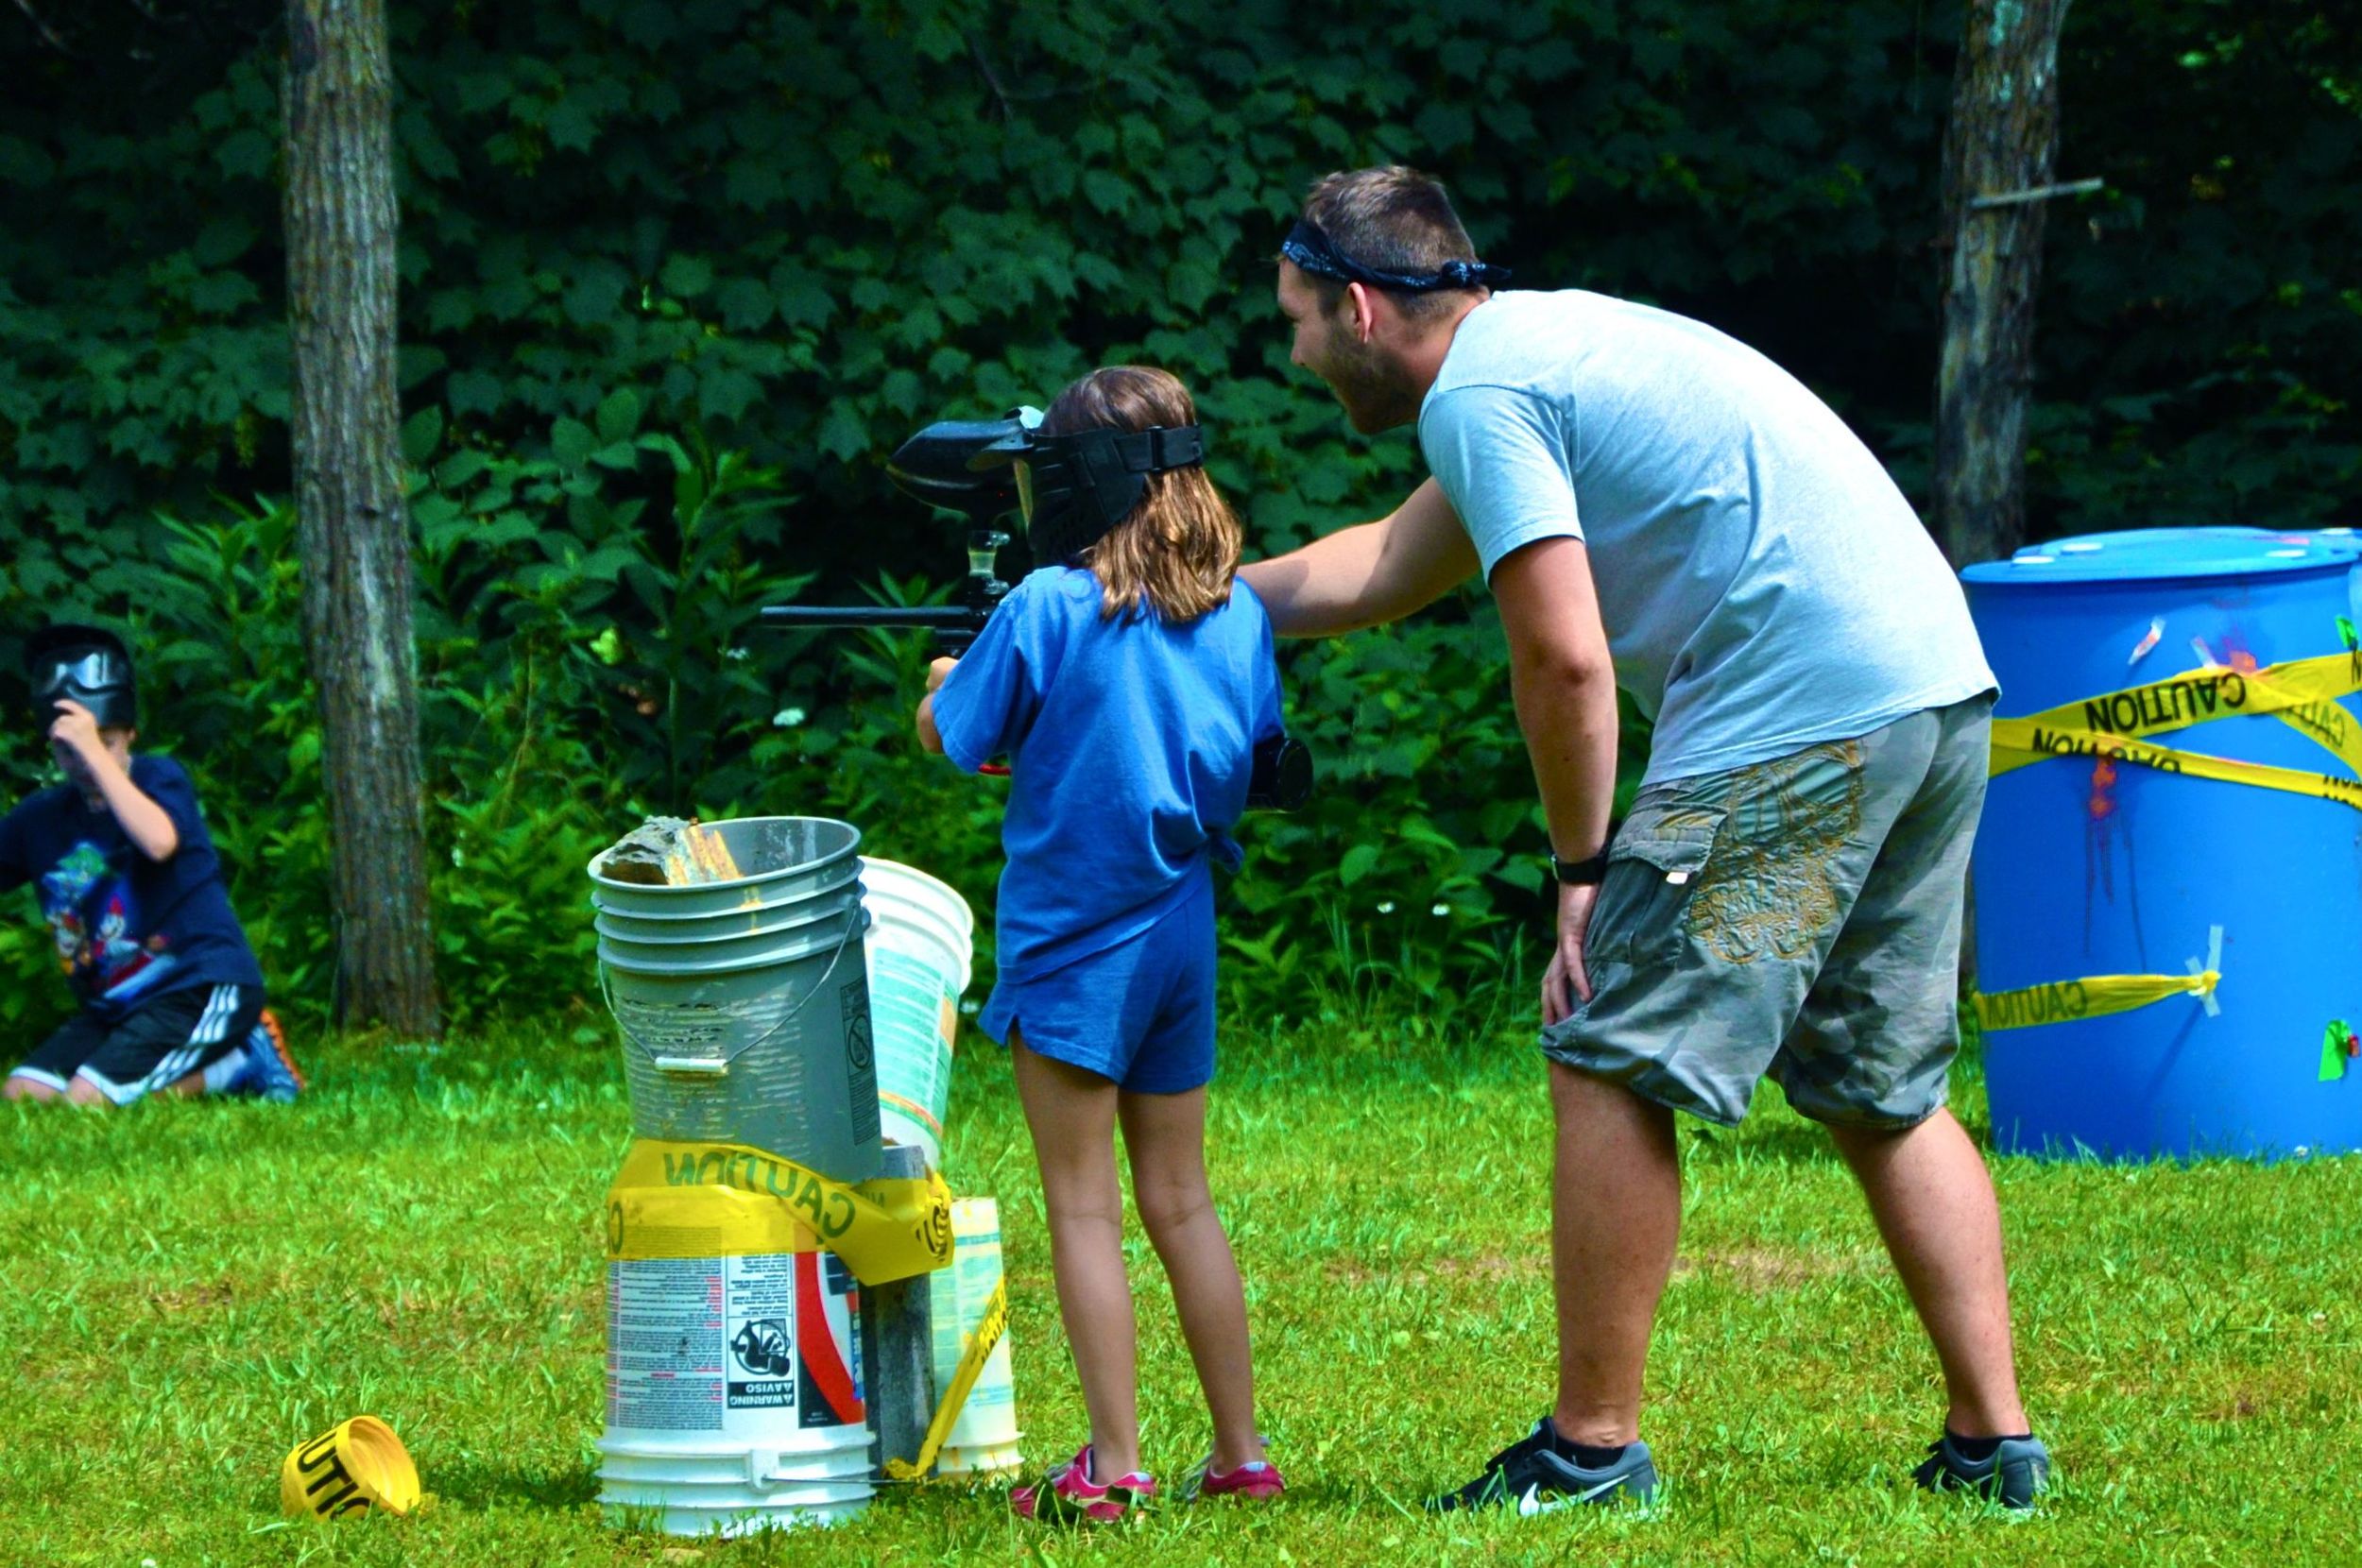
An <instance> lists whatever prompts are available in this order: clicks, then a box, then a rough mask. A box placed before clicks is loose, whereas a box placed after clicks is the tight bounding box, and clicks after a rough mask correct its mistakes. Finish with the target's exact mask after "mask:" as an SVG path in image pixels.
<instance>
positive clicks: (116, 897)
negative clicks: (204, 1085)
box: [0, 756, 263, 1018]
mask: <svg viewBox="0 0 2362 1568" xmlns="http://www.w3.org/2000/svg"><path fill="white" fill-rule="evenodd" d="M130 772H131V782H132V783H134V784H136V785H138V786H139V788H140V793H142V794H145V796H147V798H148V799H150V800H152V801H154V802H155V803H156V804H157V805H158V806H160V807H162V808H163V813H164V815H166V816H168V817H170V818H171V819H172V827H173V830H174V831H175V832H176V833H178V834H179V835H180V847H179V848H177V849H175V850H174V851H173V852H172V858H171V859H169V860H166V861H151V860H149V859H148V858H147V857H146V856H145V854H143V853H141V851H140V850H139V848H138V846H137V845H135V844H132V843H131V841H130V839H129V838H128V837H127V836H126V835H125V833H124V831H123V826H122V824H120V823H118V822H116V821H115V816H114V813H113V812H112V811H111V810H108V809H107V808H106V807H105V806H103V805H102V806H100V807H99V808H98V809H97V810H92V809H91V808H90V806H89V805H87V804H86V803H85V802H84V801H83V799H82V792H81V791H80V790H78V789H77V788H76V787H74V786H73V785H71V784H59V785H53V786H51V787H50V788H48V789H46V790H41V791H37V792H36V793H33V794H30V795H27V796H26V798H25V799H24V800H23V801H22V802H21V803H20V804H19V805H18V806H17V808H16V810H13V811H10V812H9V814H8V815H7V816H6V817H0V891H6V890H7V889H9V888H12V887H15V886H17V885H18V884H19V883H21V882H30V883H32V884H33V889H34V892H35V893H36V895H38V896H39V897H40V900H41V911H42V913H43V915H45V916H47V918H48V921H49V929H50V930H51V931H53V932H55V933H56V935H57V939H58V958H59V962H60V963H62V964H63V965H64V966H65V972H66V978H67V980H70V981H71V982H72V984H73V986H74V994H75V996H76V997H77V998H78V999H79V1000H80V1002H81V1004H82V1006H83V1008H84V1009H85V1010H87V1011H88V1012H90V1013H93V1014H97V1015H98V1016H100V1017H102V1018H120V1017H123V1016H125V1015H126V1014H129V1013H130V1012H131V1011H132V1010H133V1009H135V1008H137V1007H139V1006H140V1005H141V1004H142V1003H144V1002H146V1001H148V1000H149V999H151V998H153V997H161V996H163V995H164V994H165V993H166V992H170V991H185V990H187V989H189V988H190V987H191V986H197V985H252V986H258V987H259V986H260V985H261V984H262V983H263V971H262V967H261V966H260V965H259V964H257V963H255V962H254V950H253V949H252V948H251V947H249V946H247V941H246V931H245V929H244V928H242V927H241V926H239V924H238V917H237V915H236V914H235V913H234V912H231V908H230V891H229V889H227V888H226V887H224V886H223V885H222V880H221V860H220V857H218V856H217V855H215V854H214V840H213V835H212V834H210V833H208V832H206V831H205V817H204V814H203V813H202V812H201V811H199V810H197V790H196V787H195V786H194V785H192V784H191V783H190V782H189V775H188V774H187V773H186V772H185V771H183V770H182V768H181V766H180V763H178V762H175V761H174V760H173V759H172V758H169V757H154V756H138V757H134V758H131V770H130Z"/></svg>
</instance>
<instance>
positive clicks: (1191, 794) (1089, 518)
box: [917, 367, 1284, 1520]
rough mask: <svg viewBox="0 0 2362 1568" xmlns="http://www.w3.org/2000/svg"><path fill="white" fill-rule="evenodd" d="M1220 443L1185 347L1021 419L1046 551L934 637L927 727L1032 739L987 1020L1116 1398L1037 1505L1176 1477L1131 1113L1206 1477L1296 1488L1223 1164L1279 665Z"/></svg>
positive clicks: (1067, 1291)
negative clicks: (1145, 1454)
mask: <svg viewBox="0 0 2362 1568" xmlns="http://www.w3.org/2000/svg"><path fill="white" fill-rule="evenodd" d="M1203 452H1204V444H1203V439H1202V436H1201V435H1200V432H1199V429H1198V425H1197V411H1196V408H1195V406H1194V404H1193V403H1192V402H1191V401H1190V395H1189V393H1188V391H1187V390H1186V389H1185V388H1184V387H1183V386H1182V384H1181V383H1180V382H1178V381H1176V380H1175V379H1174V378H1173V377H1172V376H1170V375H1168V374H1166V373H1165V372H1163V371H1161V370H1153V369H1145V368H1135V367H1116V368H1108V369H1103V370H1098V371H1095V372H1093V373H1092V374H1090V375H1088V376H1086V377H1084V378H1083V379H1082V380H1080V381H1078V382H1076V383H1074V384H1073V385H1071V386H1070V387H1068V388H1067V389H1066V390H1065V391H1064V392H1062V393H1060V394H1059V395H1058V398H1057V400H1056V401H1054V402H1053V403H1052V404H1051V406H1050V410H1049V412H1048V414H1047V415H1046V416H1043V417H1041V418H1039V420H1038V422H1037V423H1033V424H1029V423H1027V422H1026V421H1025V420H1024V419H1022V418H1020V419H1019V420H1018V421H1015V422H1013V424H1012V426H1011V430H1010V434H1009V435H1007V436H1006V437H1005V438H1003V439H1001V440H999V441H997V442H995V443H994V444H993V445H992V446H991V447H990V448H988V449H987V451H986V453H985V455H984V457H981V458H979V459H978V461H979V462H986V461H1007V462H1013V463H1015V464H1016V465H1017V481H1018V495H1019V497H1020V500H1021V503H1022V509H1023V511H1024V514H1025V520H1026V535H1027V538H1028V539H1029V541H1030V542H1031V543H1032V545H1033V549H1034V556H1035V560H1036V562H1037V563H1038V564H1039V567H1040V570H1038V571H1035V572H1034V573H1033V574H1032V575H1031V576H1029V577H1027V578H1026V579H1025V580H1024V581H1023V582H1022V583H1020V584H1018V586H1017V588H1014V589H1012V590H1011V591H1010V593H1009V595H1008V597H1007V598H1006V599H1004V600H1003V601H1001V605H999V606H998V608H996V609H995V610H994V611H993V613H992V616H991V618H990V620H989V621H988V622H986V623H985V626H984V631H983V633H982V635H980V636H979V637H978V638H977V639H976V642H975V644H974V646H973V647H972V648H970V649H969V650H968V652H967V655H966V656H964V657H962V658H960V659H958V660H952V659H938V660H936V661H935V666H934V669H933V671H932V672H931V673H930V676H929V688H930V690H929V693H928V696H927V698H926V700H925V701H924V702H922V703H921V704H920V705H919V708H918V720H917V724H918V734H919V739H920V741H921V742H922V743H923V744H924V745H925V746H926V747H927V748H928V749H929V750H931V751H939V752H942V753H943V754H944V755H946V756H948V757H950V758H951V760H952V761H954V762H956V763H957V764H959V766H960V767H962V768H964V769H967V770H968V771H970V772H973V771H976V770H978V769H980V768H982V767H983V766H984V765H985V764H986V763H987V762H988V761H989V760H990V759H991V758H995V757H999V756H1006V757H1007V758H1008V759H1009V770H1010V774H1011V778H1010V789H1009V802H1008V807H1007V811H1006V814H1005V816H1004V818H1003V820H1002V825H1001V845H1002V847H1003V849H1004V850H1005V852H1006V854H1007V857H1008V861H1007V865H1006V867H1005V868H1004V869H1003V871H1002V873H1001V892H1000V902H999V942H998V955H999V968H1000V973H999V979H998V983H997V984H996V985H995V986H994V989H993V993H992V998H991V1001H990V1002H989V1004H988V1005H987V1006H986V1007H985V1009H984V1016H983V1018H982V1020H981V1021H982V1023H983V1026H984V1031H985V1032H986V1033H987V1034H989V1035H991V1036H992V1037H993V1038H994V1039H995V1040H998V1041H1001V1043H1003V1044H1005V1045H1006V1046H1007V1047H1008V1048H1009V1052H1010V1055H1011V1058H1012V1062H1013V1066H1014V1070H1015V1073H1016V1077H1017V1086H1018V1098H1019V1099H1020V1100H1021V1101H1022V1102H1023V1105H1024V1110H1025V1120H1026V1125H1027V1127H1028V1128H1029V1129H1030V1130H1031V1132H1032V1133H1033V1139H1034V1151H1035V1155H1036V1160H1037V1161H1038V1163H1039V1165H1040V1167H1041V1182H1042V1193H1043V1198H1044V1201H1045V1203H1046V1206H1047V1209H1048V1213H1049V1220H1050V1241H1051V1257H1052V1262H1053V1268H1054V1270H1055V1272H1056V1275H1057V1284H1058V1306H1059V1312H1060V1315H1061V1317H1062V1318H1063V1320H1064V1323H1065V1327H1066V1334H1067V1339H1068V1343H1069V1345H1070V1348H1071V1350H1072V1352H1073V1355H1074V1366H1075V1372H1076V1373H1077V1375H1078V1376H1079V1377H1080V1378H1081V1380H1082V1385H1083V1403H1084V1406H1085V1407H1086V1409H1087V1411H1088V1413H1089V1417H1090V1440H1089V1441H1088V1442H1087V1443H1086V1444H1085V1445H1084V1446H1083V1448H1082V1450H1081V1451H1080V1452H1079V1453H1077V1454H1076V1455H1075V1456H1074V1457H1073V1458H1072V1459H1071V1460H1070V1461H1068V1462H1067V1463H1066V1464H1063V1465H1060V1466H1058V1467H1057V1468H1056V1469H1054V1470H1053V1471H1052V1472H1051V1473H1050V1474H1049V1475H1048V1476H1046V1477H1045V1478H1044V1479H1043V1480H1042V1481H1041V1482H1040V1483H1039V1484H1038V1485H1035V1486H1030V1487H1021V1488H1019V1489H1018V1490H1017V1491H1015V1492H1014V1493H1012V1502H1013V1504H1014V1506H1015V1507H1016V1508H1017V1511H1018V1513H1020V1514H1023V1515H1025V1516H1026V1517H1028V1518H1034V1519H1045V1520H1048V1519H1066V1520H1074V1519H1091V1520H1113V1519H1119V1518H1121V1517H1122V1516H1123V1515H1124V1513H1125V1512H1126V1511H1127V1510H1128V1509H1129V1508H1133V1507H1136V1506H1138V1505H1139V1504H1142V1503H1145V1502H1147V1501H1148V1500H1149V1499H1150V1498H1151V1497H1152V1496H1153V1495H1154V1494H1155V1480H1154V1479H1152V1478H1151V1477H1150V1475H1149V1474H1147V1473H1146V1472H1145V1471H1144V1470H1143V1469H1142V1468H1141V1465H1140V1457H1139V1425H1138V1405H1137V1389H1136V1386H1135V1381H1134V1348H1135V1330H1134V1324H1133V1316H1132V1295H1131V1288H1130V1286H1129V1284H1128V1282H1127V1281H1126V1279H1125V1277H1124V1269H1123V1251H1122V1227H1123V1194H1122V1189H1121V1185H1119V1182H1118V1179H1117V1173H1116V1164H1115V1129H1116V1127H1117V1125H1118V1124H1119V1123H1121V1126H1122V1128H1123V1142H1124V1148H1125V1149H1126V1150H1127V1151H1128V1152H1129V1155H1130V1158H1131V1166H1132V1185H1133V1194H1134V1198H1135V1201H1136V1202H1137V1203H1138V1207H1139V1212H1140V1221H1141V1224H1142V1225H1143V1226H1144V1227H1145V1228H1146V1230H1147V1232H1148V1237H1149V1240H1150V1242H1151V1243H1152V1244H1153V1245H1154V1246H1155V1250H1156V1255H1157V1258H1158V1260H1159V1261H1160V1262H1161V1263H1162V1264H1163V1265H1164V1270H1165V1274H1166V1277H1167V1279H1168V1280H1169V1281H1170V1282H1171V1284H1172V1294H1173V1304H1174V1306H1175V1307H1176V1309H1177V1311H1178V1315H1179V1317H1180V1320H1181V1329H1182V1334H1183V1336H1184V1337H1185V1338H1187V1340H1188V1342H1189V1347H1190V1358H1191V1360H1192V1361H1193V1362H1194V1363H1195V1365H1196V1369H1197V1375H1198V1382H1199V1385H1200V1386H1201V1387H1202V1388H1203V1389H1204V1390H1205V1394H1206V1403H1207V1409H1208V1411H1209V1413H1210V1415H1211V1416H1212V1421H1213V1448H1212V1452H1211V1454H1210V1455H1209V1456H1208V1457H1207V1460H1206V1463H1205V1465H1204V1466H1203V1467H1202V1469H1201V1471H1200V1472H1199V1474H1198V1476H1197V1477H1196V1480H1195V1490H1196V1491H1199V1492H1201V1493H1205V1494H1215V1495H1233V1496H1243V1497H1250V1498H1258V1499H1260V1498H1268V1497H1271V1496H1274V1495H1275V1494H1276V1493H1277V1492H1279V1491H1280V1490H1281V1489H1282V1486H1283V1484H1284V1483H1283V1482H1282V1480H1281V1478H1280V1474H1279V1472H1278V1470H1277V1468H1276V1467H1275V1466H1274V1465H1273V1464H1272V1463H1271V1462H1270V1460H1269V1459H1268V1458H1267V1457H1265V1454H1264V1450H1263V1441H1262V1439H1261V1438H1260V1437H1259V1436H1258V1433H1257V1431H1256V1423H1255V1408H1254V1378H1253V1372H1252V1369H1251V1367H1250V1364H1249V1360H1248V1351H1247V1322H1246V1301H1245V1296H1244V1293H1243V1291H1242V1290H1241V1286H1240V1281H1239V1270H1238V1265H1237V1263H1236V1261H1235V1260H1234V1258H1233V1257H1232V1254H1231V1251H1230V1241H1229V1237H1228V1236H1226V1235H1225V1234H1224V1230H1223V1227H1222V1221H1221V1219H1219V1218H1218V1217H1217V1215H1216V1214H1215V1212H1214V1204H1213V1199H1212V1197H1211V1195H1210V1193H1209V1191H1208V1188H1207V1175H1206V1090H1207V1083H1208V1082H1210V1081H1211V1080H1212V1078H1213V1073H1214V900H1213V869H1212V862H1214V861H1222V862H1224V865H1225V867H1226V868H1227V869H1230V870H1234V871H1235V870H1236V869H1237V868H1238V863H1239V858H1240V851H1239V848H1238V845H1237V844H1235V843H1234V842H1233V841H1232V840H1231V838H1230V836H1229V831H1228V830H1229V828H1230V827H1231V825H1232V824H1234V823H1235V822H1237V821H1238V819H1239V816H1240V814H1241V812H1242V811H1243V810H1245V808H1246V805H1247V792H1248V780H1249V773H1250V769H1251V766H1252V755H1253V752H1254V749H1255V747H1256V745H1257V743H1258V741H1266V740H1269V739H1272V738H1275V737H1276V736H1278V735H1279V734H1280V731H1281V724H1280V708H1279V677H1278V671H1277V667H1276V666H1275V663H1274V661H1273V657H1272V631H1271V622H1270V621H1269V620H1268V618H1267V617H1266V616H1265V614H1264V612H1263V606H1262V604H1261V602H1260V601H1259V600H1258V599H1257V598H1256V596H1255V592H1254V590H1253V589H1252V588H1248V587H1247V586H1246V585H1245V584H1244V583H1242V582H1239V581H1237V580H1236V575H1235V574H1236V572H1237V570H1238V564H1239V552H1240V545H1241V529H1240V526H1239V520H1238V518H1237V516H1236V515H1235V514H1234V513H1233V512H1232V511H1231V509H1230V507H1229V506H1228V504H1227V503H1224V500H1223V498H1222V496H1221V494H1220V493H1219V492H1218V491H1217V490H1216V489H1215V488H1214V485H1213V482H1212V481H1211V480H1210V479H1208V478H1207V475H1206V471H1205V469H1204V468H1203V467H1202V465H1201V462H1200V459H1201V457H1202V455H1203Z"/></svg>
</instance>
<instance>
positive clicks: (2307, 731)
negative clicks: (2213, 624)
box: [1992, 651, 2362, 810]
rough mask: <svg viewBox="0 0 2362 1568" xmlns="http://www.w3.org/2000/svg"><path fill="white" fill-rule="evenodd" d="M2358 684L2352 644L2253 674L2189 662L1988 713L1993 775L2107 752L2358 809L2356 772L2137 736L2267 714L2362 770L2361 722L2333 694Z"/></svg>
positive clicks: (2360, 657)
mask: <svg viewBox="0 0 2362 1568" xmlns="http://www.w3.org/2000/svg"><path fill="white" fill-rule="evenodd" d="M2357 691H2362V653H2356V652H2352V651H2349V652H2346V653H2342V654H2324V655H2322V656H2319V657H2317V658H2302V659H2292V660H2289V661H2288V662H2286V663H2284V664H2271V665H2267V666H2265V667H2264V668H2262V669H2260V670H2255V671H2251V672H2246V671H2239V670H2224V669H2205V670H2192V671H2189V672H2187V673H2183V674H2179V675H2175V676H2172V677H2171V678H2169V679H2166V680H2161V681H2153V682H2151V683H2149V684H2148V685H2147V686H2134V687H2128V688H2126V689H2125V690H2121V691H2110V692H2107V693H2105V694H2103V695H2101V696H2097V697H2092V698H2089V699H2087V700H2085V701H2083V702H2080V703H2064V704H2062V705H2061V706H2059V707H2053V708H2048V709H2045V711H2043V712H2040V713H2029V714H2027V715H2025V716H2024V717H2022V718H2015V719H1995V720H1994V721H1993V764H1992V767H1993V773H1994V775H1996V776H1998V775H2001V774H2005V773H2010V772H2011V771H2013V770H2015V769H2018V768H2022V767H2025V766H2027V765H2028V764H2029V763H2033V762H2039V761H2042V760H2043V759H2045V758H2052V757H2092V758H2099V757H2105V758H2113V759H2114V760H2116V761H2120V762H2130V763H2132V764H2133V765H2135V766H2137V767H2144V768H2153V769H2155V770H2157V771H2158V772H2160V773H2177V774H2182V775H2187V776H2190V777H2194V778H2214V779H2220V780H2222V781H2224V782H2226V783H2231V784H2248V785H2252V786H2254V787H2255V788H2258V789H2265V790H2281V791H2285V792H2286V793H2290V794H2302V795H2313V796H2316V797H2318V798H2319V799H2322V800H2334V801H2336V802H2338V803H2339V804H2341V805H2346V806H2352V807H2353V808H2355V809H2356V810H2362V779H2356V778H2341V777H2338V776H2337V775H2335V774H2313V773H2305V772H2303V771H2302V770H2300V769H2297V768H2283V767H2275V766H2272V765H2270V764H2268V763H2263V762H2243V761H2239V760H2237V759H2236V758H2228V757H2211V756H2208V755H2206V754H2204V753H2202V752H2194V751H2182V750H2180V749H2178V748H2176V747H2172V746H2160V745H2154V744H2150V743H2148V742H2147V741H2144V739H2143V737H2145V736H2149V735H2153V734H2156V733H2157V732H2158V731H2160V730H2169V729H2185V728H2188V727H2189V726H2191V725H2193V724H2209V723H2212V722H2213V721H2215V720H2217V719H2228V718H2234V717H2239V716H2242V715H2248V714H2256V715H2268V716H2270V717H2273V718H2277V719H2279V720H2280V721H2281V722H2282V723H2284V724H2287V725H2289V726H2290V727H2291V728H2293V729H2295V730H2297V731H2298V732H2299V733H2300V734H2302V735H2304V736H2305V737H2306V738H2308V739H2310V740H2312V741H2317V742H2319V744H2320V745H2321V747H2322V748H2323V749H2324V750H2326V751H2328V752H2329V753H2330V754H2331V755H2332V756H2334V757H2336V758H2337V759H2338V760H2339V761H2341V762H2343V763H2345V765H2346V766H2347V767H2349V768H2351V769H2353V771H2354V772H2355V773H2356V774H2362V723H2357V722H2356V721H2355V719H2354V717H2353V714H2351V713H2349V712H2347V711H2346V709H2345V708H2344V707H2340V706H2339V705H2338V701H2337V699H2339V698H2340V697H2349V696H2352V695H2353V694H2354V693H2355V692H2357Z"/></svg>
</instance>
